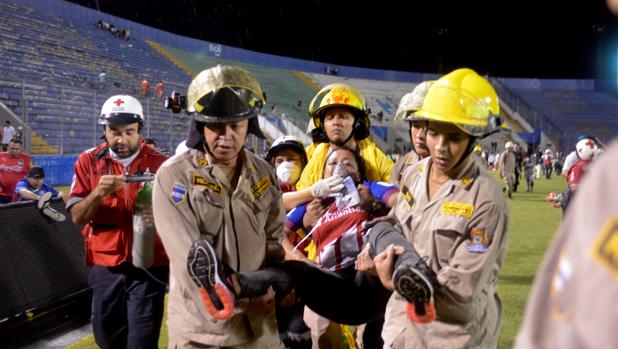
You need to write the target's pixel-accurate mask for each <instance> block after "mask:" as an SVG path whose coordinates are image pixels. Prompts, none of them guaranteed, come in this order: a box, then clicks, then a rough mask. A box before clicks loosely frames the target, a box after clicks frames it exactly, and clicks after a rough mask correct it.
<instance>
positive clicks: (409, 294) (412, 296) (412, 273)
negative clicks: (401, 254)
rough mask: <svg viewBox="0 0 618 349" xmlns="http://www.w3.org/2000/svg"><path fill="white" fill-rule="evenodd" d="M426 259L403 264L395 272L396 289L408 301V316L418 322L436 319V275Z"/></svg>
mask: <svg viewBox="0 0 618 349" xmlns="http://www.w3.org/2000/svg"><path fill="white" fill-rule="evenodd" d="M432 275H433V272H432V271H431V269H429V267H428V266H427V264H425V261H424V260H419V262H418V263H416V265H401V266H399V268H397V270H395V273H394V274H393V283H394V286H395V290H396V291H397V292H398V293H399V294H400V295H401V296H402V297H403V298H405V299H406V300H407V301H408V309H407V313H408V318H409V319H410V320H412V321H414V322H417V323H427V322H431V321H433V320H435V318H436V312H435V307H434V301H433V297H434V292H435V290H434V284H435V283H434V281H433V279H434V277H433V276H432Z"/></svg>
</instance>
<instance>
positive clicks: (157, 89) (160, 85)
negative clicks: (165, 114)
mask: <svg viewBox="0 0 618 349" xmlns="http://www.w3.org/2000/svg"><path fill="white" fill-rule="evenodd" d="M155 94H156V96H157V99H163V96H164V95H165V91H164V86H163V80H159V82H157V84H156V85H155Z"/></svg>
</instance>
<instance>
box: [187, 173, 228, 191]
mask: <svg viewBox="0 0 618 349" xmlns="http://www.w3.org/2000/svg"><path fill="white" fill-rule="evenodd" d="M191 184H193V185H201V186H204V187H206V188H208V189H209V190H211V191H214V192H215V193H217V194H221V185H219V184H217V183H214V182H211V181H209V180H207V179H206V178H204V177H202V176H198V175H193V177H192V178H191Z"/></svg>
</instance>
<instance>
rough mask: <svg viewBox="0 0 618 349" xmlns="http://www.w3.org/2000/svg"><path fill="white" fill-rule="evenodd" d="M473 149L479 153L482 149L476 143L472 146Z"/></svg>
mask: <svg viewBox="0 0 618 349" xmlns="http://www.w3.org/2000/svg"><path fill="white" fill-rule="evenodd" d="M474 151H475V152H479V153H480V152H481V151H483V149H481V146H480V145H478V144H477V145H475V146H474Z"/></svg>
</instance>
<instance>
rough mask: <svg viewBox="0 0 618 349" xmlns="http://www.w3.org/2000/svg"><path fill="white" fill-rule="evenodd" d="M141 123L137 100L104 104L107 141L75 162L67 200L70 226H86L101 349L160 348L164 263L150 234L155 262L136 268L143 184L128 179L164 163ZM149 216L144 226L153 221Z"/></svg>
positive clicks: (94, 322)
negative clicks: (138, 203)
mask: <svg viewBox="0 0 618 349" xmlns="http://www.w3.org/2000/svg"><path fill="white" fill-rule="evenodd" d="M143 118H144V115H143V109H142V105H141V104H140V102H139V101H138V100H137V99H135V98H134V97H131V96H127V95H116V96H113V97H111V98H109V99H108V100H107V101H106V102H105V103H104V104H103V108H102V110H101V116H100V119H99V123H100V124H102V125H104V131H103V135H104V138H105V143H103V144H101V145H99V146H98V147H96V148H93V149H89V150H86V151H85V152H83V153H82V154H81V155H80V156H79V158H78V159H77V162H76V163H75V174H74V176H73V184H72V185H71V193H70V199H69V201H68V203H67V209H68V210H70V212H71V215H72V217H73V222H74V223H76V224H78V225H84V227H83V229H82V233H83V234H84V238H85V245H86V263H87V264H88V265H90V266H92V268H91V269H90V275H89V278H88V279H89V280H88V283H89V285H90V287H91V288H92V290H93V297H92V328H93V332H94V337H95V341H96V343H97V344H98V345H99V346H100V347H101V348H157V343H158V340H159V331H160V327H161V320H162V318H163V298H164V296H165V289H166V284H165V283H166V282H167V278H168V264H169V262H168V259H167V256H166V255H165V251H164V250H163V245H162V244H161V241H160V240H159V238H158V236H155V240H154V262H153V263H152V265H151V266H150V267H149V268H148V269H141V268H137V267H135V266H134V265H133V263H132V257H131V256H132V254H131V251H132V245H133V211H134V208H135V198H136V194H137V192H138V190H139V189H140V187H141V185H142V184H141V183H129V182H126V181H125V176H126V175H129V174H130V175H135V174H137V175H140V174H143V173H146V172H152V173H154V172H155V171H156V170H157V169H158V168H159V166H160V165H161V164H162V163H163V162H164V161H165V160H166V157H165V156H164V155H162V154H160V153H159V152H157V151H156V150H154V149H152V148H150V147H148V146H147V145H146V144H145V142H143V141H142V140H141V139H140V133H141V129H142V124H143ZM146 211H147V212H146ZM146 211H145V213H144V217H145V220H146V224H154V223H153V222H154V220H153V219H152V210H146ZM138 265H141V263H138Z"/></svg>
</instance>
